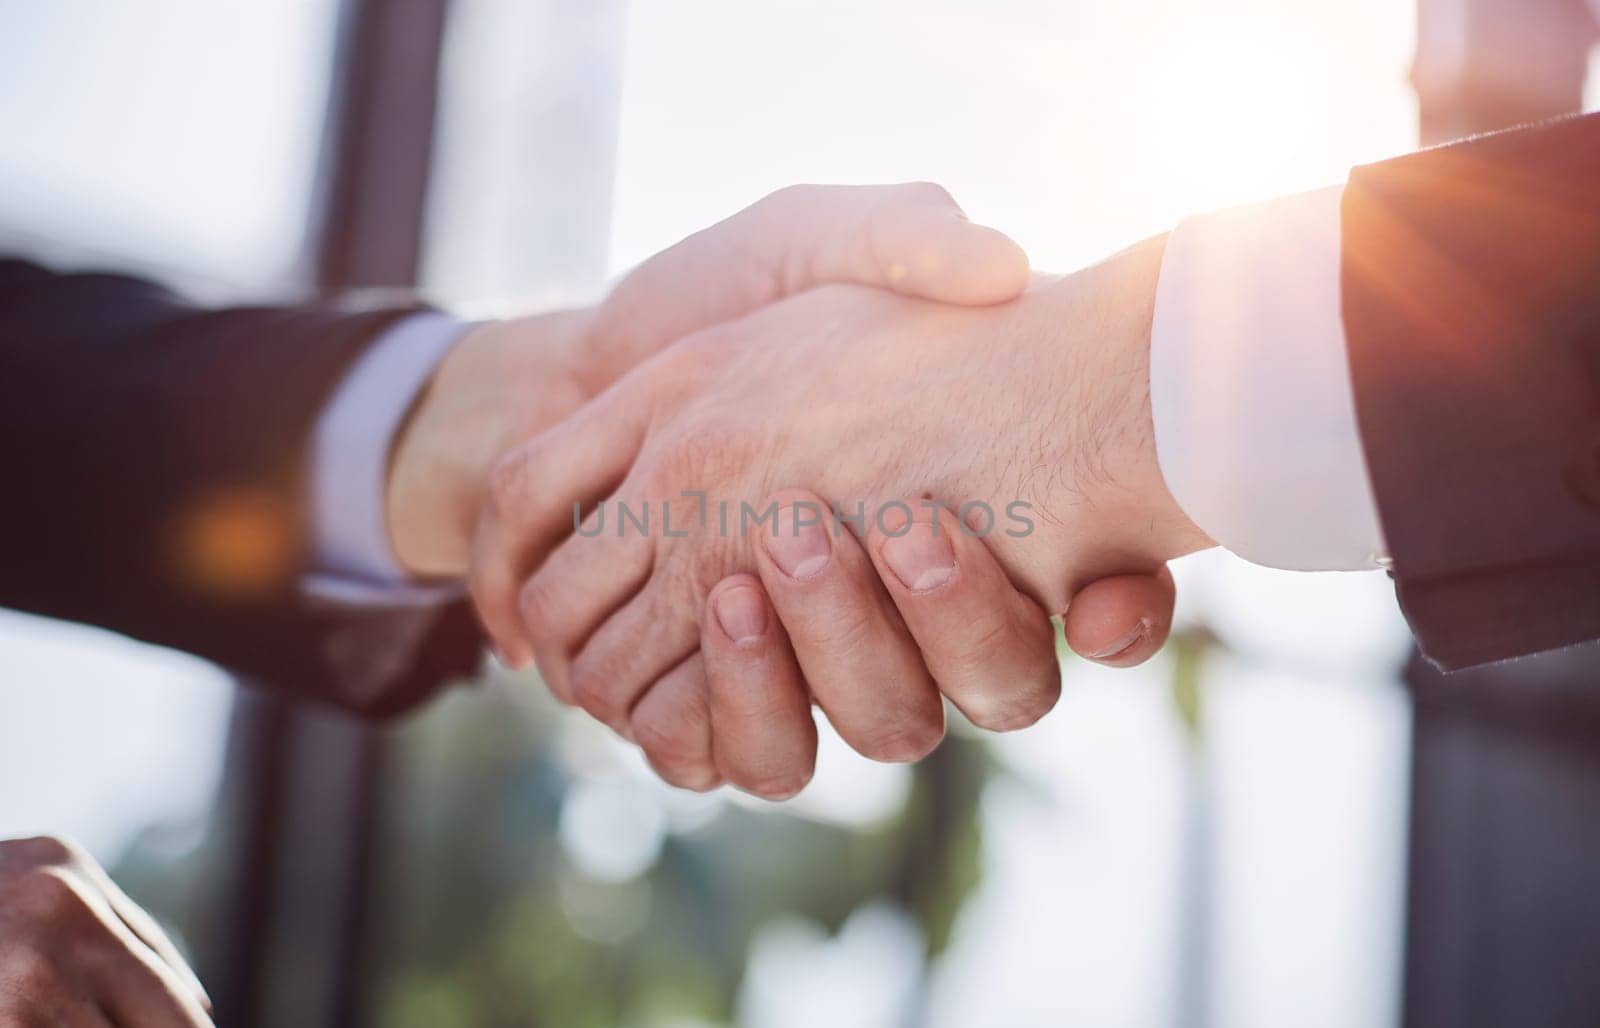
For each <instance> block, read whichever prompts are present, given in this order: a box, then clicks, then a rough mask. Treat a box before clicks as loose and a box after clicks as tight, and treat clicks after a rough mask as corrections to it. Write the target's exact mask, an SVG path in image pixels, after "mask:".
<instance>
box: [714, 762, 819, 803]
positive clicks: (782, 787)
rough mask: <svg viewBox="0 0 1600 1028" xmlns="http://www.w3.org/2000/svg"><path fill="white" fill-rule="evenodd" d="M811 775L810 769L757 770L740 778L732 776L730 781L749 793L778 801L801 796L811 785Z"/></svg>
mask: <svg viewBox="0 0 1600 1028" xmlns="http://www.w3.org/2000/svg"><path fill="white" fill-rule="evenodd" d="M811 773H812V772H811V769H810V768H800V769H795V768H785V767H773V768H756V769H754V770H752V771H747V772H744V773H743V774H741V775H739V777H738V778H733V777H732V776H730V781H733V782H734V784H735V785H737V786H739V788H741V789H743V790H744V791H746V792H748V793H751V794H753V795H756V796H760V797H761V798H762V799H765V800H774V801H776V800H786V799H789V798H790V797H792V796H796V795H799V793H800V790H802V789H804V788H805V787H806V786H807V785H809V784H810V782H811Z"/></svg>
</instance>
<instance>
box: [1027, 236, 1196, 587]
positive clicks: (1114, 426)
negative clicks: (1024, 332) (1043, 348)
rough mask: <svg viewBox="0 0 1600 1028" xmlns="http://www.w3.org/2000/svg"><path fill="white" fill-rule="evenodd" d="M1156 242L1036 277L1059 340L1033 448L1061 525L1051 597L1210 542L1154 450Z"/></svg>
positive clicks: (1160, 249) (1159, 240)
mask: <svg viewBox="0 0 1600 1028" xmlns="http://www.w3.org/2000/svg"><path fill="white" fill-rule="evenodd" d="M1165 244H1166V237H1165V236H1158V237H1155V238H1153V239H1149V240H1146V241H1144V242H1141V243H1138V244H1136V245H1134V246H1132V247H1129V248H1128V249H1126V250H1123V251H1122V252H1120V253H1118V254H1115V255H1114V256H1112V257H1109V258H1107V259H1106V260H1104V261H1102V262H1101V263H1099V264H1096V265H1093V266H1091V267H1088V268H1085V269H1083V270H1082V271H1079V272H1077V273H1075V274H1072V275H1068V276H1064V277H1062V278H1060V279H1057V280H1055V281H1053V282H1050V283H1047V284H1045V285H1044V287H1043V288H1044V290H1045V291H1046V292H1047V293H1048V294H1049V295H1048V297H1047V300H1046V302H1047V305H1048V313H1047V315H1046V316H1047V317H1049V319H1050V321H1051V324H1052V326H1053V327H1052V329H1051V330H1050V331H1049V332H1048V333H1047V334H1046V335H1045V336H1044V338H1046V339H1048V340H1049V343H1050V345H1052V346H1055V347H1058V348H1059V351H1060V352H1059V353H1058V355H1057V360H1056V362H1055V365H1054V369H1055V370H1054V374H1055V375H1056V376H1059V377H1057V378H1056V381H1057V382H1059V383H1061V384H1060V386H1059V387H1058V388H1057V390H1056V393H1055V401H1056V402H1055V404H1054V409H1055V410H1056V411H1057V416H1056V417H1055V418H1053V419H1052V422H1053V424H1052V427H1051V431H1053V432H1054V433H1055V436H1056V437H1055V438H1053V439H1051V440H1048V441H1047V442H1046V443H1045V446H1046V447H1048V448H1047V449H1046V450H1044V451H1043V452H1054V453H1056V454H1058V458H1057V459H1058V464H1059V467H1060V468H1061V472H1060V474H1058V475H1055V476H1053V477H1052V478H1051V488H1050V489H1049V491H1048V492H1047V494H1046V496H1045V498H1044V502H1045V505H1046V507H1047V509H1048V511H1049V513H1050V515H1051V518H1050V520H1052V521H1056V522H1059V524H1060V526H1061V528H1060V529H1059V530H1058V531H1057V532H1056V533H1055V536H1056V538H1054V540H1053V543H1054V545H1052V547H1051V550H1052V553H1053V557H1052V559H1051V561H1050V563H1051V566H1052V573H1051V578H1052V584H1053V585H1055V586H1056V587H1058V588H1060V589H1061V590H1062V591H1061V593H1059V594H1058V595H1057V596H1056V597H1053V598H1052V599H1055V600H1059V601H1061V603H1062V604H1063V605H1064V602H1065V600H1066V599H1067V598H1069V597H1070V596H1071V595H1072V594H1073V593H1075V592H1076V591H1077V590H1078V589H1080V588H1081V587H1082V586H1083V585H1085V584H1087V583H1088V582H1090V581H1093V580H1095V579H1098V578H1102V577H1105V576H1107V575H1112V574H1120V573H1127V572H1138V571H1152V570H1154V569H1156V568H1158V567H1160V566H1161V565H1162V564H1164V563H1165V562H1166V561H1168V560H1170V559H1172V558H1174V557H1178V556H1182V555H1183V554H1186V553H1192V552H1194V551H1196V550H1201V549H1205V548H1208V547H1210V546H1213V545H1215V544H1214V543H1213V542H1212V541H1211V540H1210V539H1209V538H1208V537H1207V536H1206V535H1205V533H1204V532H1202V531H1201V530H1200V529H1199V527H1198V526H1196V525H1195V524H1194V522H1193V521H1191V520H1190V519H1189V518H1188V516H1187V515H1185V514H1184V512H1183V510H1182V508H1180V507H1179V506H1178V504H1177V502H1176V500H1175V499H1174V498H1173V496H1172V494H1171V492H1170V491H1169V490H1168V488H1167V485H1166V482H1165V480H1164V479H1163V477H1162V474H1161V468H1160V464H1159V461H1158V459H1157V453H1156V445H1155V427H1154V421H1153V417H1152V411H1151V403H1150V332H1151V323H1152V320H1153V317H1154V309H1155V294H1156V284H1157V281H1158V280H1159V277H1160V271H1161V260H1162V255H1163V253H1164V251H1165ZM1085 540H1093V542H1092V544H1086V542H1085ZM1052 609H1059V608H1057V607H1054V606H1053V607H1052Z"/></svg>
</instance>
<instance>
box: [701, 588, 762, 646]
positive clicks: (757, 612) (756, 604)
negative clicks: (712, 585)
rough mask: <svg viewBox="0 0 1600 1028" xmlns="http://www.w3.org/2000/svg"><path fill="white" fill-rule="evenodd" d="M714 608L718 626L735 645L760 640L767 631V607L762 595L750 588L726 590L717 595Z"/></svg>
mask: <svg viewBox="0 0 1600 1028" xmlns="http://www.w3.org/2000/svg"><path fill="white" fill-rule="evenodd" d="M713 606H714V607H715V608H716V612H717V624H719V625H721V626H722V631H723V633H724V634H725V635H727V637H728V638H729V639H732V640H733V641H734V642H735V643H745V642H750V641H752V640H755V639H759V638H761V635H762V633H763V632H765V631H766V630H767V605H766V604H765V603H763V602H762V600H761V596H760V594H759V593H757V592H756V591H755V590H754V589H752V588H750V587H749V586H740V587H739V588H735V589H724V590H723V591H722V592H720V593H718V594H717V599H716V603H715V604H714V605H713Z"/></svg>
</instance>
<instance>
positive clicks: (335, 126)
mask: <svg viewBox="0 0 1600 1028" xmlns="http://www.w3.org/2000/svg"><path fill="white" fill-rule="evenodd" d="M447 8H448V0H343V4H342V9H341V12H340V25H339V39H338V43H337V45H336V47H335V58H334V61H335V66H334V69H333V75H332V82H333V88H332V90H331V92H330V102H329V107H328V118H327V123H326V126H325V133H324V142H323V153H322V159H321V170H320V174H319V183H318V185H319V188H318V198H319V199H318V203H317V204H316V207H315V209H314V210H313V212H312V215H311V224H310V225H309V232H308V237H309V238H310V239H311V240H312V250H311V254H310V257H311V264H312V267H311V275H310V276H309V277H310V278H311V280H312V281H313V282H314V283H315V285H316V286H317V287H318V289H319V290H322V291H337V290H341V289H347V288H351V287H363V286H412V285H415V284H416V280H417V274H418V268H419V266H420V260H421V251H422V234H423V224H424V204H425V200H426V195H427V187H428V177H429V171H430V166H431V163H432V151H433V135H434V132H433V130H434V116H435V109H436V105H437V99H438V96H437V93H438V80H439V64H440V55H441V51H442V44H443V35H444V27H445V16H446V11H447ZM227 760H228V767H227V775H226V778H227V784H226V785H225V790H226V791H227V794H228V797H229V798H231V799H232V800H233V801H234V803H235V813H236V816H237V822H236V825H235V831H234V834H233V840H234V843H235V845H234V846H233V848H232V858H231V861H230V867H229V868H228V869H227V874H228V885H227V888H226V892H227V895H226V896H225V901H224V904H223V907H222V910H221V911H220V915H221V923H222V925H223V926H224V927H223V930H222V931H220V932H218V933H216V938H217V939H218V941H219V943H220V944H221V945H220V952H219V953H218V955H217V956H216V958H215V963H214V965H213V966H215V967H216V968H217V970H218V975H217V977H218V979H219V981H218V985H219V986H220V988H218V989H216V990H214V994H215V997H216V1000H217V1004H218V1015H219V1022H220V1023H223V1024H229V1025H245V1026H250V1025H265V1024H269V1023H272V1022H273V1021H274V1018H273V1016H272V1014H271V1012H272V1011H279V1012H281V1011H282V1010H283V1009H285V1007H284V1004H285V1002H286V1001H285V999H284V994H285V993H286V992H291V991H292V993H294V994H295V995H296V997H298V998H297V999H293V1000H289V1001H288V1002H289V1003H290V1004H291V1005H292V1006H293V1009H295V1010H299V1011H312V1010H314V1011H316V1013H315V1015H314V1016H315V1017H316V1019H317V1020H319V1021H320V1022H321V1023H323V1024H325V1025H328V1026H330V1028H354V1026H358V1025H361V1024H363V1023H365V1022H366V1021H367V1020H368V1018H367V1016H366V1010H365V1003H364V999H365V989H364V982H365V980H366V978H367V976H366V974H365V973H364V972H365V967H364V964H365V960H364V958H365V953H366V950H367V935H366V926H367V924H368V921H369V913H370V907H371V903H370V900H371V895H370V890H371V889H372V888H373V884H374V882H375V881H376V878H377V875H376V868H375V866H374V865H375V860H376V855H377V854H376V850H375V840H376V837H377V820H378V816H379V812H380V808H381V790H382V784H383V773H384V768H385V764H386V761H385V740H384V737H383V735H382V733H381V731H380V730H375V729H373V728H371V727H369V726H364V725H361V724H358V723H356V722H354V721H352V720H350V719H348V718H344V717H342V716H339V715H336V714H330V713H328V712H326V711H313V710H308V709H305V708H301V707H298V706H296V705H294V704H291V703H289V702H287V701H285V700H283V699H282V698H280V697H279V696H277V695H273V694H271V693H266V694H261V695H241V697H240V699H239V701H238V703H237V704H236V708H235V712H234V726H233V729H232V731H231V732H230V738H229V751H228V758H227ZM308 952H311V953H315V954H318V955H319V956H320V957H321V958H322V959H318V960H306V959H304V958H305V956H306V955H307V953H308ZM288 977H292V978H293V982H292V990H274V989H272V988H271V987H270V986H271V984H272V983H274V982H277V983H279V984H282V985H286V986H287V985H290V984H291V983H290V982H289V981H288V980H286V979H287V978H288ZM312 979H314V980H312ZM302 1023H305V1022H302Z"/></svg>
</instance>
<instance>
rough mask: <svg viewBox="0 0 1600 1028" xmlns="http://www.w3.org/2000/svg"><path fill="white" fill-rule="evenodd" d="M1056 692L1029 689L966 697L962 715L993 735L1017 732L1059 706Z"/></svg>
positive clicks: (1038, 688)
mask: <svg viewBox="0 0 1600 1028" xmlns="http://www.w3.org/2000/svg"><path fill="white" fill-rule="evenodd" d="M1058 691H1059V689H1058V688H1056V689H1049V690H1047V689H1045V688H1041V687H1033V686H1030V687H1028V688H1026V689H1021V690H1018V691H1016V692H1012V693H1008V694H992V693H991V694H981V695H979V696H977V697H968V698H964V699H963V701H962V704H961V712H962V713H963V714H964V715H966V718H967V720H968V721H971V722H972V723H973V724H974V725H976V726H977V727H979V728H982V729H985V730H986V731H990V732H1015V731H1018V730H1020V729H1023V728H1027V727H1028V726H1029V725H1033V724H1036V723H1037V722H1038V721H1039V719H1040V718H1042V717H1044V716H1045V715H1046V714H1048V713H1050V710H1051V708H1053V707H1054V706H1055V705H1056V704H1055V701H1056V693H1057V692H1058Z"/></svg>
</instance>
